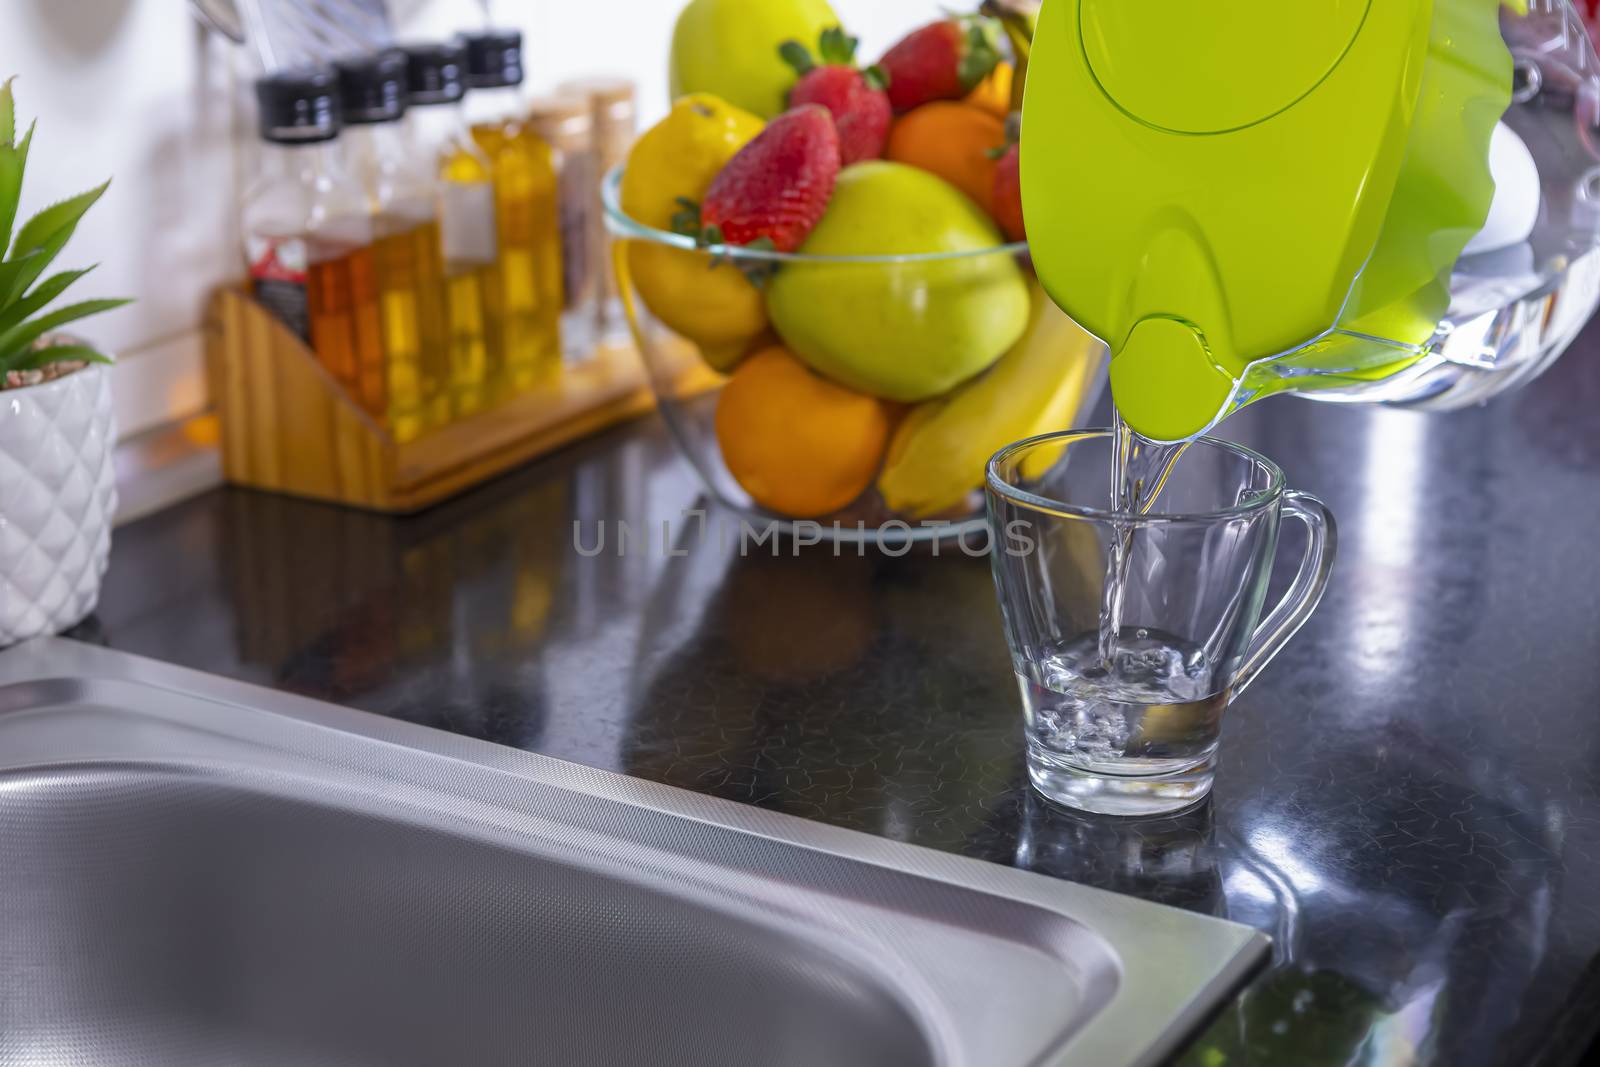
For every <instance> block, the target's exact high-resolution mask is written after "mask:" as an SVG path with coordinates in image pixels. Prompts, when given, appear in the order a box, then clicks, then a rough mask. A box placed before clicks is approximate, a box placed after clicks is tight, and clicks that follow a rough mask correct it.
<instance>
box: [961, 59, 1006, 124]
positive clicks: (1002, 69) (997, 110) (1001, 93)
mask: <svg viewBox="0 0 1600 1067" xmlns="http://www.w3.org/2000/svg"><path fill="white" fill-rule="evenodd" d="M1014 78H1016V69H1015V68H1014V67H1012V65H1011V64H1010V63H1000V64H997V65H996V66H995V68H994V70H993V71H991V72H990V73H989V76H988V77H987V78H985V79H983V81H981V82H979V83H978V87H977V88H976V89H974V90H972V92H970V93H968V94H967V101H966V102H967V103H969V104H971V105H972V106H973V107H981V108H983V110H985V111H987V112H988V113H989V114H991V115H993V116H994V117H995V118H998V119H1004V118H1005V117H1006V116H1007V115H1009V114H1011V86H1012V84H1013V79H1014Z"/></svg>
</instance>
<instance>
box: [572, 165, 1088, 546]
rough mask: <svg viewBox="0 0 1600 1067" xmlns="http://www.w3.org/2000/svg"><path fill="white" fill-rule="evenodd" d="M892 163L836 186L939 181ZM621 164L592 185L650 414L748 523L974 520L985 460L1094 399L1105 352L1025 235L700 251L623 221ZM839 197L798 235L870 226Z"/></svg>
mask: <svg viewBox="0 0 1600 1067" xmlns="http://www.w3.org/2000/svg"><path fill="white" fill-rule="evenodd" d="M897 166H898V165H896V164H880V163H864V164H857V165H856V167H852V168H847V170H846V171H845V172H843V173H842V174H841V188H843V187H845V186H846V185H848V184H849V183H850V182H851V181H852V180H855V179H852V178H851V177H850V175H851V172H852V171H856V172H857V175H856V179H861V180H868V179H875V180H882V179H886V178H888V179H893V180H906V181H910V182H913V183H915V182H920V181H935V182H938V181H939V179H935V178H932V177H931V176H927V177H926V178H911V177H909V176H906V175H903V174H900V175H895V174H886V173H884V172H883V171H882V169H881V168H892V167H897ZM861 168H867V169H865V170H863V169H861ZM871 168H880V169H879V170H878V171H873V170H871ZM902 169H909V168H902ZM916 173H917V174H921V172H916ZM622 174H623V172H622V168H618V169H617V170H614V171H613V172H612V173H611V174H609V175H608V176H607V177H606V181H605V184H604V202H605V214H606V224H607V228H608V230H609V231H610V233H611V234H612V235H613V237H614V238H615V241H614V244H613V247H612V261H613V266H614V268H615V271H616V275H617V281H618V287H619V291H620V294H621V299H622V304H623V310H624V313H625V315H626V317H627V320H628V323H629V327H630V329H631V330H632V333H633V336H634V340H635V342H636V344H637V345H638V348H639V352H640V354H641V356H642V358H643V360H644V363H645V367H646V370H647V372H648V375H649V379H650V384H651V387H652V389H653V390H654V391H655V395H656V399H657V401H658V403H659V407H660V411H661V414H662V417H663V418H664V419H665V420H666V423H667V426H668V428H669V430H670V432H671V434H672V437H673V439H674V440H675V441H676V442H677V445H678V447H679V448H680V449H681V450H682V452H683V454H684V456H685V458H686V459H688V461H689V463H690V464H691V465H692V466H693V467H694V469H695V470H696V472H698V474H699V476H700V478H701V480H702V481H703V482H704V484H705V487H706V490H707V492H708V493H709V494H710V495H711V497H713V498H714V499H715V500H716V501H717V502H719V503H720V504H722V505H723V506H725V507H727V508H730V509H732V510H733V511H734V512H736V513H738V515H739V516H740V517H741V518H742V519H744V520H745V521H746V522H747V523H748V525H749V526H750V527H751V528H753V529H755V530H764V529H766V528H768V527H776V528H777V529H786V530H790V531H795V532H799V531H800V529H801V528H800V526H799V525H798V524H800V523H802V522H803V523H804V524H805V531H806V532H807V533H810V534H811V535H813V536H821V537H822V538H824V539H832V540H842V541H858V540H865V541H874V542H882V543H901V542H905V541H911V540H927V539H933V538H936V537H940V536H948V535H951V534H954V533H957V532H961V531H964V530H966V529H969V528H973V527H976V526H979V525H981V524H982V517H981V516H982V493H981V491H980V489H981V486H982V483H983V471H984V464H985V463H986V462H987V460H988V458H989V457H990V456H991V455H992V454H993V453H994V452H995V451H997V450H998V449H1000V448H1002V447H1004V446H1005V445H1007V444H1010V443H1011V442H1013V441H1017V440H1020V439H1022V438H1024V437H1029V436H1032V435H1034V434H1038V433H1044V432H1048V431H1050V430H1059V429H1065V428H1070V427H1072V426H1075V425H1079V424H1081V422H1082V417H1083V416H1084V415H1086V414H1087V413H1088V411H1089V410H1090V409H1092V407H1093V406H1094V404H1095V403H1096V401H1097V400H1098V399H1099V395H1100V392H1101V390H1102V389H1103V387H1104V383H1105V376H1106V362H1107V354H1106V350H1105V348H1104V346H1102V345H1101V344H1100V343H1099V342H1098V341H1095V340H1094V339H1093V338H1091V337H1090V336H1089V335H1088V334H1086V333H1084V332H1083V331H1082V330H1081V329H1079V328H1078V327H1077V326H1076V325H1075V324H1074V323H1072V321H1071V320H1069V319H1068V318H1067V317H1066V316H1065V315H1064V314H1062V313H1061V312H1060V311H1059V310H1057V309H1056V307H1055V305H1054V304H1052V303H1051V302H1050V300H1049V299H1048V298H1047V297H1046V296H1045V295H1044V292H1043V290H1042V289H1041V288H1040V287H1039V285H1038V283H1037V281H1035V280H1034V278H1033V275H1032V271H1031V269H1030V267H1029V265H1028V260H1027V245H1026V244H1024V243H1015V244H1002V243H991V242H983V243H981V244H980V245H974V243H973V242H971V241H967V242H965V244H966V245H967V247H962V248H960V249H959V250H955V251H939V252H916V253H907V254H897V255H832V254H830V255H820V254H808V253H789V254H784V253H778V252H772V251H763V250H758V249H745V248H737V247H724V246H717V245H712V246H708V247H702V246H700V245H697V244H696V242H695V241H694V239H693V238H690V237H687V236H684V235H681V234H677V233H670V232H667V231H663V230H658V229H654V228H651V227H648V226H645V225H643V224H641V223H639V222H638V221H636V220H634V219H633V218H630V217H629V216H628V215H627V214H626V213H625V212H624V211H623V210H622V208H621V199H620V190H621V186H622ZM940 185H943V183H942V182H940ZM945 188H947V189H950V192H951V193H953V194H954V195H955V196H956V197H961V194H960V193H957V192H955V191H954V190H953V188H952V187H948V186H946V187H945ZM912 199H915V198H914V196H913V197H912ZM841 205H844V206H841ZM850 211H851V208H850V207H849V198H848V197H842V196H841V195H840V194H838V193H836V195H835V199H834V202H833V206H831V207H830V214H829V216H828V217H827V218H825V219H824V220H823V222H822V224H821V225H820V226H819V227H818V229H817V231H815V232H814V233H813V240H812V242H810V243H809V244H808V246H807V247H808V248H811V247H812V245H815V244H817V243H822V244H824V245H826V244H827V243H828V241H827V240H826V237H825V236H824V234H823V231H824V228H827V227H832V228H833V229H834V230H835V231H838V230H841V229H850V230H851V231H852V233H853V235H854V237H855V239H856V240H858V241H859V240H862V239H863V238H862V235H861V231H860V227H857V226H856V220H852V219H851V218H849V217H848V216H849V213H850ZM973 211H974V212H975V213H976V211H977V209H976V208H973ZM886 214H888V215H893V214H894V212H873V214H872V221H871V222H863V225H864V226H870V225H878V224H879V220H880V219H881V218H882V217H883V216H884V215H886ZM905 214H906V215H907V216H908V217H907V218H905V219H904V220H903V222H901V223H894V225H904V226H906V227H908V228H909V229H911V231H912V232H913V233H915V232H916V231H917V230H923V231H926V230H928V229H930V228H931V229H937V227H938V225H939V224H938V223H930V222H928V220H926V219H923V218H919V217H918V215H917V213H916V212H915V211H914V210H911V209H909V208H908V209H907V210H906V212H905ZM991 229H992V228H991ZM819 238H822V240H820V241H819V240H818V239H819ZM896 243H899V244H900V245H901V246H902V247H904V245H905V244H907V243H911V244H916V243H918V238H917V237H915V236H912V237H909V238H907V237H906V235H904V234H901V235H899V237H898V239H897V242H896Z"/></svg>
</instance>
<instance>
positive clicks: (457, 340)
mask: <svg viewBox="0 0 1600 1067" xmlns="http://www.w3.org/2000/svg"><path fill="white" fill-rule="evenodd" d="M405 54H406V60H407V80H408V83H409V89H410V97H411V101H410V103H411V106H410V109H409V110H408V111H407V113H406V132H407V139H408V141H409V142H410V151H412V152H415V153H417V154H418V155H419V156H420V157H421V158H423V159H426V160H430V161H431V162H432V166H433V168H434V173H435V175H436V177H437V180H438V185H437V203H438V218H439V243H440V249H441V252H442V255H443V261H444V289H445V321H446V324H447V326H448V333H449V344H448V345H447V349H448V352H449V368H450V374H449V389H448V391H447V392H446V393H445V394H443V395H442V396H441V398H440V399H439V400H437V401H436V402H435V411H434V412H433V415H434V417H433V419H432V421H433V422H435V423H438V422H445V421H449V420H450V419H451V418H452V417H454V418H461V417H465V416H469V415H473V414H476V413H477V412H479V411H481V410H483V408H484V407H485V406H486V405H487V404H488V403H489V400H490V367H491V365H492V363H494V364H497V363H499V362H500V358H501V357H500V355H499V354H500V353H501V352H503V351H504V347H505V340H504V338H505V334H506V329H505V311H504V302H503V300H502V298H501V287H500V283H499V272H498V260H499V239H498V237H497V235H496V215H497V212H496V206H495V190H494V172H493V166H492V165H491V163H490V162H489V159H488V157H487V156H485V155H484V154H483V152H482V150H481V149H479V148H478V146H477V144H476V143H475V142H474V141H473V139H472V136H471V134H470V133H469V132H468V130H467V126H466V122H465V120H464V118H463V116H462V111H461V99H462V97H463V96H464V95H465V93H466V81H465V62H464V60H465V52H464V49H463V48H462V47H461V46H460V45H459V44H436V45H413V46H410V47H408V48H406V50H405Z"/></svg>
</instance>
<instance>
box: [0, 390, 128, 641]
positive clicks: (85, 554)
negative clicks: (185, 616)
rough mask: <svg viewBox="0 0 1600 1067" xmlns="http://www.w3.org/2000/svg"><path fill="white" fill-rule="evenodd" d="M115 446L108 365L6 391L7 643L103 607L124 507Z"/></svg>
mask: <svg viewBox="0 0 1600 1067" xmlns="http://www.w3.org/2000/svg"><path fill="white" fill-rule="evenodd" d="M115 442H116V426H115V422H114V417H113V414H112V408H111V376H110V374H109V373H107V369H106V368H105V367H103V366H93V367H86V368H84V369H83V370H80V371H77V372H75V373H73V374H68V375H66V376H65V377H62V378H57V379H56V380H54V381H50V382H45V383H44V384H42V385H32V386H27V387H25V388H22V389H6V390H0V647H4V646H6V645H10V644H15V643H16V642H18V641H25V640H27V639H28V638H30V637H39V636H41V635H44V634H53V633H59V632H60V631H62V630H65V629H67V628H68V627H71V626H74V625H76V624H77V623H79V622H81V621H83V619H84V617H85V616H87V615H88V614H89V613H90V612H91V611H93V610H94V606H95V602H96V601H97V600H99V598H100V578H101V576H102V575H104V574H105V570H106V557H107V556H108V555H109V553H110V551H111V522H112V519H113V518H114V517H115V515H116V510H117V484H116V476H115V475H116V472H115V469H114V467H113V463H112V455H111V452H112V446H113V445H114V444H115Z"/></svg>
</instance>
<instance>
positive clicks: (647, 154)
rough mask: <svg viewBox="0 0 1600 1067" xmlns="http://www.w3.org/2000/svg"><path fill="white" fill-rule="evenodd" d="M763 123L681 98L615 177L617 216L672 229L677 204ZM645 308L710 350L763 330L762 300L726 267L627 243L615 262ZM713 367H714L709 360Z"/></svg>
mask: <svg viewBox="0 0 1600 1067" xmlns="http://www.w3.org/2000/svg"><path fill="white" fill-rule="evenodd" d="M763 125H764V124H763V123H762V121H761V120H760V119H758V118H756V117H755V116H754V115H752V114H750V113H749V112H747V111H742V110H740V109H739V108H736V107H734V106H732V105H731V104H727V103H724V102H723V101H721V100H719V99H718V98H716V97H715V96H711V95H710V94H707V93H696V94H694V95H692V96H686V97H684V98H683V99H681V100H679V101H678V102H677V103H676V104H675V105H673V108H672V112H671V114H669V115H668V116H667V117H666V118H664V119H662V120H661V121H660V122H659V123H657V124H656V125H655V126H653V127H651V129H650V130H648V131H647V132H646V133H645V134H644V136H642V137H640V138H639V141H638V143H637V144H635V145H634V147H633V151H632V153H630V154H629V156H628V169H627V171H626V172H625V173H624V174H623V178H622V210H623V211H624V212H626V213H627V214H628V216H629V217H630V218H632V219H633V220H634V221H636V222H640V223H643V224H644V225H646V226H650V227H653V228H654V229H658V230H670V229H672V220H673V216H674V215H676V214H678V213H679V212H681V211H683V210H684V205H683V204H682V203H681V201H683V200H690V201H693V202H695V203H697V204H698V203H699V202H700V200H701V199H702V198H703V197H704V196H705V194H706V190H707V189H708V188H710V186H711V182H712V180H713V179H714V178H716V176H717V174H718V173H719V172H720V171H721V170H722V168H723V167H724V166H725V165H726V164H727V162H728V160H730V159H732V158H733V157H734V155H736V154H737V153H738V151H739V149H741V148H743V147H744V146H745V145H746V144H747V143H748V142H749V141H750V140H751V139H752V138H754V137H755V135H756V134H758V133H760V132H761V129H762V127H763ZM623 265H624V266H625V268H626V270H627V272H628V275H629V279H624V281H625V282H627V281H628V280H630V279H631V281H632V284H633V285H634V286H635V287H636V288H637V290H638V294H639V297H640V298H641V299H642V300H643V301H644V303H645V306H646V307H648V308H649V309H650V310H651V312H653V313H654V314H655V316H656V318H658V319H660V320H661V321H662V322H663V323H665V324H666V325H667V327H668V328H669V329H671V330H673V331H675V332H677V333H679V334H681V335H683V336H684V337H687V338H688V339H689V340H691V341H694V342H695V343H696V344H698V345H700V347H701V348H702V349H707V350H715V351H718V352H722V351H726V350H730V349H740V350H741V351H742V350H743V348H744V345H745V344H746V343H747V342H748V341H750V339H751V338H754V337H755V336H757V335H758V334H760V333H761V332H762V331H763V330H765V329H766V328H767V311H766V305H765V301H764V299H763V297H762V294H761V293H760V291H759V290H757V289H756V287H755V286H753V285H751V284H750V282H749V281H747V280H746V279H745V277H744V275H742V274H741V273H739V270H738V269H737V268H736V267H734V266H733V265H732V264H726V263H724V264H717V263H715V262H714V261H713V259H712V257H711V256H710V255H709V254H707V253H703V252H690V251H687V250H684V249H677V248H671V247H668V246H666V245H661V244H656V243H653V242H651V241H647V240H632V241H628V242H627V253H626V257H625V260H623ZM713 365H715V361H713Z"/></svg>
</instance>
